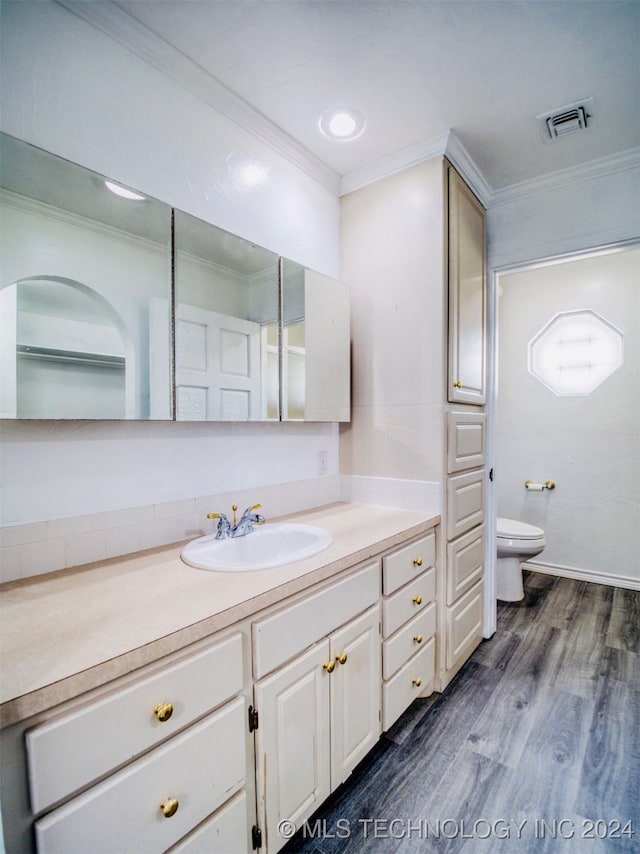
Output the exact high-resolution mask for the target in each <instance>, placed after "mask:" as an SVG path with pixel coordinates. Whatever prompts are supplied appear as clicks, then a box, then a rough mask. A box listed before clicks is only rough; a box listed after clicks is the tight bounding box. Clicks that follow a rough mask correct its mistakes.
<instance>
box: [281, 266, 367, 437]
mask: <svg viewBox="0 0 640 854" xmlns="http://www.w3.org/2000/svg"><path fill="white" fill-rule="evenodd" d="M350 363H351V354H350V314H349V289H348V287H347V286H346V285H345V284H344V283H343V282H340V281H338V280H337V279H332V278H330V277H329V276H324V275H322V274H321V273H316V272H315V271H313V270H308V269H306V268H305V267H303V266H301V265H300V264H296V263H294V262H293V261H287V260H286V259H283V262H282V420H283V421H349V419H350V404H351V395H350V389H351V383H350Z"/></svg>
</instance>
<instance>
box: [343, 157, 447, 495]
mask: <svg viewBox="0 0 640 854" xmlns="http://www.w3.org/2000/svg"><path fill="white" fill-rule="evenodd" d="M443 186H444V178H443V160H442V158H440V157H436V158H433V159H432V160H429V161H427V162H426V163H422V164H420V165H418V166H414V167H412V168H411V169H406V170H405V171H403V172H400V173H398V174H396V175H393V176H391V177H389V178H386V179H384V180H382V181H378V182H377V183H376V184H372V185H370V186H368V187H364V188H363V189H361V190H356V191H355V192H353V193H350V194H349V195H347V196H345V197H343V199H342V258H343V275H344V278H345V281H347V282H348V283H349V286H350V288H351V305H352V338H353V396H352V422H351V424H348V425H343V426H342V427H341V444H340V454H341V460H340V466H341V471H343V472H344V473H348V474H351V475H360V476H370V477H381V478H403V479H408V480H412V479H413V480H422V481H434V482H437V483H441V482H442V443H443V430H444V418H443V400H444V399H445V389H444V375H445V372H444V344H443V342H444V317H445V311H444V299H445V296H444V266H443V247H444V236H443V234H444V232H443V217H444V204H443Z"/></svg>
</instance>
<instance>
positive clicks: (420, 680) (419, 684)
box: [413, 679, 422, 688]
mask: <svg viewBox="0 0 640 854" xmlns="http://www.w3.org/2000/svg"><path fill="white" fill-rule="evenodd" d="M413 684H414V685H415V686H416V688H419V687H420V686H421V685H422V679H414V680H413Z"/></svg>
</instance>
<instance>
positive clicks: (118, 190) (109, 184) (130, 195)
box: [104, 181, 146, 202]
mask: <svg viewBox="0 0 640 854" xmlns="http://www.w3.org/2000/svg"><path fill="white" fill-rule="evenodd" d="M104 185H105V187H106V188H107V190H111V192H112V193H115V194H116V196H120V197H121V198H123V199H129V200H130V201H132V202H141V201H143V200H144V199H145V198H146V197H145V196H141V195H140V193H134V192H133V190H127V188H126V187H121V186H120V184H114V183H113V181H105V182H104Z"/></svg>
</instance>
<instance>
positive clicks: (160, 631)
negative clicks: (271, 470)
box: [0, 504, 440, 726]
mask: <svg viewBox="0 0 640 854" xmlns="http://www.w3.org/2000/svg"><path fill="white" fill-rule="evenodd" d="M286 518H287V519H293V520H295V521H299V522H305V523H308V524H315V525H319V526H321V527H323V528H326V529H327V530H328V531H330V532H331V534H332V535H333V542H332V544H331V545H330V546H329V547H328V548H327V549H325V550H324V551H323V552H321V553H320V554H318V555H315V556H314V557H311V558H307V559H306V560H303V561H299V562H298V563H291V564H287V565H285V566H281V567H277V568H275V569H263V570H259V571H256V572H240V573H233V572H212V571H209V570H202V569H194V568H193V567H190V566H187V565H186V564H185V563H183V561H182V560H181V559H180V551H181V548H182V547H183V545H184V544H183V543H181V544H177V545H173V546H167V547H163V548H157V549H152V550H149V551H146V552H138V553H136V554H133V555H129V556H125V557H122V558H114V559H111V560H106V561H100V562H99V563H93V564H89V565H87V566H84V567H77V568H76V569H70V570H63V571H60V572H56V573H51V574H49V575H45V576H36V577H34V578H31V579H26V580H24V581H16V582H11V583H9V584H5V585H2V586H0V592H1V595H0V654H1V659H0V664H1V671H0V724H1V725H2V726H7V725H9V724H11V723H15V722H17V721H20V720H24V719H26V718H28V717H30V716H31V715H34V714H37V713H38V712H41V711H43V710H45V709H48V708H51V707H52V706H54V705H57V704H58V703H61V702H64V701H65V700H69V699H72V698H73V697H77V696H78V695H80V694H82V693H83V692H85V691H89V690H92V689H94V688H98V687H100V686H101V685H104V684H106V683H107V682H109V681H110V680H111V679H115V678H117V677H119V676H123V675H125V674H127V673H129V672H131V671H132V670H135V669H136V668H138V667H141V666H142V665H144V664H148V663H150V662H154V661H157V660H158V659H160V658H162V656H164V655H167V654H168V653H171V652H175V651H176V650H180V649H181V648H183V647H185V646H187V645H188V644H190V643H193V642H195V641H197V640H200V639H201V638H204V637H207V636H208V635H210V634H212V633H213V632H216V631H218V630H219V629H223V628H225V627H227V626H230V625H232V624H233V623H235V622H238V621H239V620H242V619H244V618H245V617H248V616H250V615H252V614H254V613H256V612H257V611H260V610H261V609H263V608H265V607H268V606H269V605H273V604H274V603H277V602H279V601H280V600H282V599H284V598H286V597H287V596H291V595H293V594H295V593H298V592H300V591H302V590H305V589H306V588H308V587H310V586H311V585H313V584H316V583H318V582H320V581H324V580H326V579H329V578H331V577H332V576H334V575H336V574H337V573H339V572H341V571H342V570H344V569H347V568H348V567H350V566H354V565H355V564H357V563H359V562H361V561H364V560H367V559H368V558H369V557H371V556H373V555H375V554H378V553H379V552H381V551H384V550H385V549H389V548H393V547H394V546H395V545H397V544H398V543H400V542H402V541H403V540H404V539H406V538H408V537H412V536H417V535H419V534H421V533H423V532H424V531H426V530H428V529H429V528H431V527H433V526H434V525H435V524H437V523H438V522H439V521H440V517H439V516H430V517H429V516H426V515H425V514H424V513H421V512H417V511H408V510H394V509H392V508H388V507H374V506H369V505H358V504H331V505H327V506H325V507H320V508H317V509H315V510H311V511H305V512H302V513H297V514H295V515H292V516H288V517H286Z"/></svg>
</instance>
